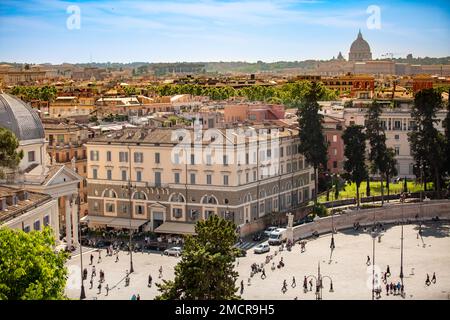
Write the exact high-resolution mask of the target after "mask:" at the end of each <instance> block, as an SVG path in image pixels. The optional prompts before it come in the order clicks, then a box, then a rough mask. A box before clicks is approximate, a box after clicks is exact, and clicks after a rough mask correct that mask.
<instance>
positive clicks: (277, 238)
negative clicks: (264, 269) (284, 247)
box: [268, 228, 287, 245]
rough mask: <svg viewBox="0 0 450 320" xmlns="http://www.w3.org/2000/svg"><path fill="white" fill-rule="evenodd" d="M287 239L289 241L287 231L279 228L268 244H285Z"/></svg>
mask: <svg viewBox="0 0 450 320" xmlns="http://www.w3.org/2000/svg"><path fill="white" fill-rule="evenodd" d="M286 239H287V235H286V229H284V228H278V229H276V230H274V231H272V233H271V234H270V236H269V241H268V242H269V244H270V245H280V244H282V243H283V242H285V241H286Z"/></svg>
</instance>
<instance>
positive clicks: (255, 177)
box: [253, 170, 257, 181]
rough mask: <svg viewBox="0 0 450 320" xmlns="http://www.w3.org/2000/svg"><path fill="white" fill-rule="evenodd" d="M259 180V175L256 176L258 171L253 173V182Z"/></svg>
mask: <svg viewBox="0 0 450 320" xmlns="http://www.w3.org/2000/svg"><path fill="white" fill-rule="evenodd" d="M256 180H257V175H256V170H255V171H253V181H256Z"/></svg>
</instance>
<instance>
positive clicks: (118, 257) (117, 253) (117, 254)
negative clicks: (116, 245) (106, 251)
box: [116, 250, 119, 262]
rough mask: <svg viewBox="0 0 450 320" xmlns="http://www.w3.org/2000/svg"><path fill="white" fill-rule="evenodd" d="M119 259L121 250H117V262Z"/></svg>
mask: <svg viewBox="0 0 450 320" xmlns="http://www.w3.org/2000/svg"><path fill="white" fill-rule="evenodd" d="M118 261H119V250H117V252H116V262H118Z"/></svg>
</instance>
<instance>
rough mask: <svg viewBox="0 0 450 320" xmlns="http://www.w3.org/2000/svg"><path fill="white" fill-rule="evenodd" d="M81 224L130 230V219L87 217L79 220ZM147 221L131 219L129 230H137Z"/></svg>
mask: <svg viewBox="0 0 450 320" xmlns="http://www.w3.org/2000/svg"><path fill="white" fill-rule="evenodd" d="M80 221H82V222H87V223H88V224H90V225H92V224H100V225H106V226H108V227H113V228H125V229H130V219H127V218H115V217H104V216H91V215H87V216H85V217H83V218H81V219H80ZM146 222H148V220H141V219H131V229H138V228H139V227H140V226H142V225H143V224H144V223H146Z"/></svg>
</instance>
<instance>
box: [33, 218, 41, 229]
mask: <svg viewBox="0 0 450 320" xmlns="http://www.w3.org/2000/svg"><path fill="white" fill-rule="evenodd" d="M33 229H34V230H37V231H39V230H41V221H40V220H36V221H35V222H34V223H33Z"/></svg>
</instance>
